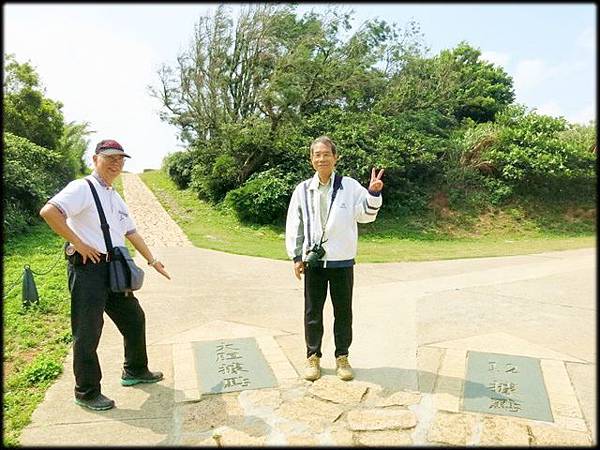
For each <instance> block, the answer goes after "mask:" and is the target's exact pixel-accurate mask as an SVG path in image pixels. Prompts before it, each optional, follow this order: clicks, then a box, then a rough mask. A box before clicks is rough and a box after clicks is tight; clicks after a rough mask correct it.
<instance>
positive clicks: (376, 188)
mask: <svg viewBox="0 0 600 450" xmlns="http://www.w3.org/2000/svg"><path fill="white" fill-rule="evenodd" d="M382 176H383V169H381V170H380V171H379V173H377V171H376V170H375V167H373V169H371V181H370V182H369V191H370V192H381V190H382V189H383V181H381V177H382Z"/></svg>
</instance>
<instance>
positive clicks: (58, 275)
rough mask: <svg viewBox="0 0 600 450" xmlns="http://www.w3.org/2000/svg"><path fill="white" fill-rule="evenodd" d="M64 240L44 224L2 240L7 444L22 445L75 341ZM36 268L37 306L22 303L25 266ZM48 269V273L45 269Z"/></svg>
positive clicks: (4, 435)
mask: <svg viewBox="0 0 600 450" xmlns="http://www.w3.org/2000/svg"><path fill="white" fill-rule="evenodd" d="M62 242H63V241H62V239H61V238H60V237H59V236H57V235H56V234H55V233H54V232H53V231H52V230H50V228H49V227H48V226H47V225H46V224H39V225H36V226H34V227H32V228H31V229H30V230H29V231H28V232H27V233H25V234H23V235H19V236H16V237H15V238H11V237H10V236H8V239H7V240H6V241H5V243H4V273H3V275H4V290H3V306H4V314H3V325H4V361H3V369H4V380H3V381H4V386H3V387H4V404H3V416H4V430H3V431H4V433H3V441H4V445H9V446H16V445H19V436H20V434H21V431H22V430H23V428H24V427H25V426H26V425H27V424H28V423H29V422H30V420H31V414H32V413H33V411H34V410H35V408H36V407H37V406H38V404H39V403H40V402H41V401H42V400H43V398H44V394H45V392H46V390H47V389H48V387H50V385H51V384H52V382H53V381H54V379H55V378H56V377H57V376H58V375H60V373H61V372H62V367H63V362H64V358H65V356H66V355H67V353H68V351H69V347H70V343H71V340H72V338H71V332H70V319H69V314H70V296H69V291H68V287H67V281H66V269H65V267H66V261H65V259H64V257H63V256H62ZM25 264H27V265H29V266H30V267H31V269H32V270H33V271H34V272H37V273H38V274H39V275H34V280H35V284H36V287H37V291H38V294H39V298H40V300H39V304H38V305H34V306H31V307H29V308H24V307H23V306H22V287H21V286H22V284H21V283H22V281H21V276H22V273H23V267H24V265H25ZM46 272H47V273H46Z"/></svg>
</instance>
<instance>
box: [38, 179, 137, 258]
mask: <svg viewBox="0 0 600 450" xmlns="http://www.w3.org/2000/svg"><path fill="white" fill-rule="evenodd" d="M85 178H87V179H89V180H90V181H91V182H92V183H93V185H94V187H95V188H96V192H98V198H99V199H100V203H101V204H102V208H103V209H104V215H105V216H106V221H107V222H108V225H109V227H110V228H109V230H110V238H111V240H112V244H113V246H114V247H119V246H124V245H125V236H126V235H128V234H131V233H135V222H134V221H133V219H132V218H131V216H130V215H129V210H128V209H127V205H126V204H125V202H124V201H123V199H122V198H121V196H120V195H119V193H118V192H117V191H116V190H115V189H113V188H112V187H110V186H108V185H107V184H106V183H105V182H104V181H103V180H102V179H101V178H100V176H99V175H98V173H97V172H95V171H94V173H92V175H90V176H87V177H85ZM48 203H50V204H51V205H54V206H56V207H57V208H58V209H59V210H60V211H61V212H62V213H63V214H64V215H65V217H66V218H67V225H68V226H69V227H70V228H71V229H72V230H73V231H74V232H75V234H77V236H79V238H80V239H81V240H82V241H83V242H85V243H86V244H87V245H89V246H91V247H94V248H95V249H97V250H98V251H100V252H102V253H106V244H105V243H104V235H103V234H102V228H100V216H99V215H98V209H97V208H96V203H95V202H94V197H93V195H92V190H91V189H90V186H89V184H88V183H87V182H86V181H85V179H84V178H80V179H77V180H73V181H71V182H70V183H69V184H67V185H66V186H65V188H64V189H63V190H62V191H60V192H59V193H58V194H56V195H55V196H54V197H52V198H51V199H50V200H48Z"/></svg>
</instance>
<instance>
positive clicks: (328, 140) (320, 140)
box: [310, 136, 336, 156]
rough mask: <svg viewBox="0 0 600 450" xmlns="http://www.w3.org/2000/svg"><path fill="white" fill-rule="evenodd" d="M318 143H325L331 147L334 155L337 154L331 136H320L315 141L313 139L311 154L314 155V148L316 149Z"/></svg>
mask: <svg viewBox="0 0 600 450" xmlns="http://www.w3.org/2000/svg"><path fill="white" fill-rule="evenodd" d="M317 144H324V145H326V146H327V147H329V148H330V149H331V153H333V154H334V155H335V154H336V151H335V144H334V143H333V141H332V140H331V138H330V137H329V136H319V137H318V138H316V139H315V140H314V141H312V144H310V154H311V156H312V153H313V149H314V147H315V145H317Z"/></svg>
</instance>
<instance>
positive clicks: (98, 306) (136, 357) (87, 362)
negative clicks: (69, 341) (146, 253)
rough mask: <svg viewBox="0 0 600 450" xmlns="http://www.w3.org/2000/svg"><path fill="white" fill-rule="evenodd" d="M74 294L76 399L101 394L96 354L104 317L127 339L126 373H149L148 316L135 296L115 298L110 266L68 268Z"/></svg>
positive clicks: (104, 263)
mask: <svg viewBox="0 0 600 450" xmlns="http://www.w3.org/2000/svg"><path fill="white" fill-rule="evenodd" d="M67 274H68V278H69V290H70V291H71V331H72V333H73V371H74V373H75V397H77V398H79V399H93V398H95V397H96V396H97V395H98V394H100V379H101V378H102V372H101V370H100V363H99V361H98V354H97V352H96V350H97V348H98V343H99V342H100V336H101V334H102V327H103V325H104V317H103V313H104V312H106V314H107V315H108V317H110V318H111V320H112V321H113V322H114V323H115V325H116V326H117V328H118V329H119V331H120V332H121V334H122V335H123V338H124V345H125V363H124V365H123V367H124V370H125V371H126V372H127V373H130V374H133V375H137V374H141V373H144V372H145V371H146V370H147V369H148V355H147V353H146V326H145V316H144V311H143V310H142V308H141V306H140V304H139V302H138V300H137V299H136V298H135V297H134V296H133V295H131V294H130V295H127V296H126V295H124V294H115V293H113V292H110V291H109V289H108V264H107V263H106V262H104V261H102V262H100V263H97V264H93V263H88V264H84V265H73V264H71V263H69V264H68V265H67Z"/></svg>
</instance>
